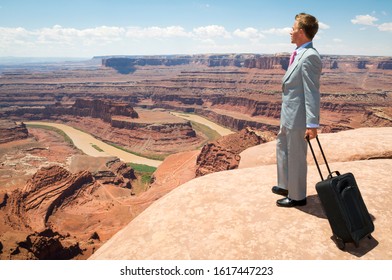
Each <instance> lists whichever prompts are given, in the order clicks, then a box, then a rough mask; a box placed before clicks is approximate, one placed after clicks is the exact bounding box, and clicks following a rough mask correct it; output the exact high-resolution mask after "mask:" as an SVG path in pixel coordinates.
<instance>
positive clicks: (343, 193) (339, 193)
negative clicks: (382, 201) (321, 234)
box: [308, 137, 374, 250]
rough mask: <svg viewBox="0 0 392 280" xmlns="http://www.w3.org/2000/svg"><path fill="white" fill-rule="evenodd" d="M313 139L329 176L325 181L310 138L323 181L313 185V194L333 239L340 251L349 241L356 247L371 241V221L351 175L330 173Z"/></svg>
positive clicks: (372, 226)
mask: <svg viewBox="0 0 392 280" xmlns="http://www.w3.org/2000/svg"><path fill="white" fill-rule="evenodd" d="M316 140H317V143H318V146H319V147H320V151H321V154H322V156H323V159H324V162H325V165H326V166H327V169H328V173H329V175H328V178H327V179H326V180H324V178H323V175H322V173H321V170H320V166H319V164H318V162H317V159H316V156H315V154H314V151H313V148H312V145H311V144H310V141H309V139H308V143H309V147H310V150H311V151H312V155H313V158H314V160H315V162H316V166H317V169H318V172H319V174H320V177H321V180H322V181H320V182H318V183H317V184H316V191H317V194H318V196H319V198H320V201H321V205H322V206H323V209H324V212H325V214H326V216H327V218H328V221H329V224H330V226H331V229H332V232H333V236H332V238H333V240H334V242H335V243H336V246H337V247H338V248H339V249H341V250H344V249H345V245H346V243H350V242H351V243H354V244H355V246H356V247H358V245H359V241H360V240H361V239H362V238H364V237H366V236H367V237H368V238H372V237H371V233H372V232H373V231H374V224H373V221H372V219H371V217H370V215H369V212H368V210H367V208H366V205H365V203H364V201H363V198H362V195H361V193H360V191H359V188H358V185H357V183H356V181H355V178H354V175H353V174H352V173H345V174H340V173H339V172H338V171H334V172H331V170H330V169H329V166H328V163H327V160H326V158H325V155H324V152H323V149H322V148H321V144H320V141H319V139H318V137H316ZM334 174H335V176H334Z"/></svg>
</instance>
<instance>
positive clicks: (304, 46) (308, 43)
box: [296, 41, 312, 53]
mask: <svg viewBox="0 0 392 280" xmlns="http://www.w3.org/2000/svg"><path fill="white" fill-rule="evenodd" d="M311 43H312V41H309V42H306V43H305V44H303V45H301V46H299V47H298V48H296V51H297V53H299V52H302V51H303V50H304V49H305V48H306V47H307V46H308V45H310V44H311Z"/></svg>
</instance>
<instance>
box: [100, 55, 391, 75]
mask: <svg viewBox="0 0 392 280" xmlns="http://www.w3.org/2000/svg"><path fill="white" fill-rule="evenodd" d="M321 57H322V62H323V68H324V69H348V68H349V69H360V70H362V69H388V70H391V69H392V59H391V58H388V57H362V56H333V55H322V56H321ZM289 58H290V55H289V54H284V53H282V54H275V55H260V54H222V55H192V56H191V55H188V56H175V55H173V56H150V57H132V56H130V57H107V58H103V59H102V65H103V66H105V67H112V68H114V69H117V70H118V71H119V72H122V73H124V72H128V73H130V72H133V71H135V70H136V67H137V66H178V65H187V64H198V65H205V66H207V67H218V66H235V67H244V68H257V69H269V70H271V69H287V67H288V65H289Z"/></svg>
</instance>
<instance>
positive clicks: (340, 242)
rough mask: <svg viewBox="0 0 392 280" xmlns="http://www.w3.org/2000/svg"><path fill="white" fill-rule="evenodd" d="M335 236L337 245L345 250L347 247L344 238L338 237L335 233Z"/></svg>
mask: <svg viewBox="0 0 392 280" xmlns="http://www.w3.org/2000/svg"><path fill="white" fill-rule="evenodd" d="M333 238H334V241H335V244H336V246H337V247H338V248H339V249H340V250H342V251H344V249H345V248H346V243H344V241H343V239H341V238H339V237H337V236H336V235H334V236H333Z"/></svg>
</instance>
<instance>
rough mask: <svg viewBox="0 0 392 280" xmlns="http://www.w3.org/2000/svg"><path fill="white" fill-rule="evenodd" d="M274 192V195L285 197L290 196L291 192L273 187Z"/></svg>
mask: <svg viewBox="0 0 392 280" xmlns="http://www.w3.org/2000/svg"><path fill="white" fill-rule="evenodd" d="M272 192H273V193H274V194H279V195H283V196H288V194H289V191H288V190H285V189H282V188H279V187H277V186H273V187H272Z"/></svg>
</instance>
